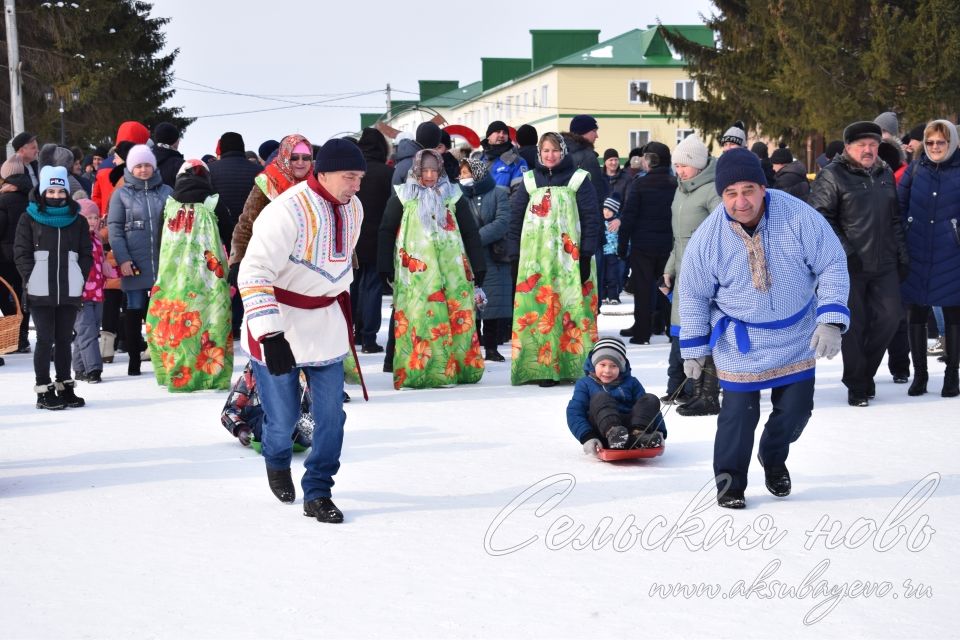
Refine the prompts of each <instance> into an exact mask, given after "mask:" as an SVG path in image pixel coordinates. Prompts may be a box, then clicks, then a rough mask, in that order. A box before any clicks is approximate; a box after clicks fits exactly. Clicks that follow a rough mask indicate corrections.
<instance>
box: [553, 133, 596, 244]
mask: <svg viewBox="0 0 960 640" xmlns="http://www.w3.org/2000/svg"><path fill="white" fill-rule="evenodd" d="M599 129H600V125H599V124H597V119H596V118H594V117H593V116H588V115H583V114H581V115H579V116H574V118H573V119H572V120H570V131H569V132H565V133H562V134H561V135H562V136H563V140H564V142H565V143H566V145H567V153H568V154H569V157H570V161H571V162H572V163H573V168H574V169H583V170H584V171H586V172H587V173H589V174H590V182H591V183H592V184H593V190H594V191H595V192H596V194H597V211H603V201H604V200H606V199H607V184H606V181H605V180H604V179H603V173H602V172H601V170H600V155H599V154H598V153H597V152H596V151H595V150H594V148H593V145H594V143H595V142H596V141H597V137H599V133H598V131H599ZM595 222H596V225H597V228H596V230H595V231H594V233H596V236H597V237H598V238H602V237H603V236H604V232H605V225H604V222H603V216H602V215H600V216H596V221H595ZM601 259H602V258H601Z"/></svg>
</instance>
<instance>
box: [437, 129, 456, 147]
mask: <svg viewBox="0 0 960 640" xmlns="http://www.w3.org/2000/svg"><path fill="white" fill-rule="evenodd" d="M440 144H442V145H443V146H445V147H446V148H447V151H449V150H450V149H451V147H453V140H452V139H451V138H450V134H449V133H447V132H446V131H444V130H443V129H440Z"/></svg>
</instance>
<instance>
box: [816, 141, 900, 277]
mask: <svg viewBox="0 0 960 640" xmlns="http://www.w3.org/2000/svg"><path fill="white" fill-rule="evenodd" d="M807 203H808V204H809V205H810V206H811V207H813V208H814V209H816V210H817V211H819V212H820V213H822V214H823V216H824V217H825V218H826V219H827V222H829V223H830V226H831V227H833V230H834V231H835V232H836V234H837V237H838V238H839V239H840V244H841V245H843V250H844V251H845V252H846V254H847V265H848V267H849V268H850V271H851V272H853V273H856V272H857V271H858V270H860V269H862V270H863V271H866V272H869V273H877V272H885V271H888V270H890V269H893V268H896V266H897V264H898V262H899V263H902V264H907V263H908V262H909V258H908V257H907V248H906V244H905V243H904V238H903V227H902V226H901V225H900V206H899V204H898V202H897V187H896V184H895V182H894V179H893V172H892V171H890V167H889V166H887V163H886V162H883V161H882V160H877V162H876V164H875V165H873V167H871V168H870V169H869V170H867V169H864V168H863V167H860V166H858V165H854V164H853V163H852V162H851V161H850V160H849V159H848V158H847V155H846V153H844V154H841V155H838V156H837V157H835V158H834V159H833V162H831V163H830V164H828V165H827V166H826V167H824V168H823V170H822V171H821V172H820V174H819V175H818V176H817V179H816V180H814V182H813V187H812V188H811V190H810V197H809V198H808V199H807ZM858 263H859V264H858Z"/></svg>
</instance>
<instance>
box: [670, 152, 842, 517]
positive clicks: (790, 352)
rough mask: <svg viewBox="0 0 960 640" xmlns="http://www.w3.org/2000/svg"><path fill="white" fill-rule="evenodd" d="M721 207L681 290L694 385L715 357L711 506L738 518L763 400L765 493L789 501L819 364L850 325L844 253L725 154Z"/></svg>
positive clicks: (744, 155)
mask: <svg viewBox="0 0 960 640" xmlns="http://www.w3.org/2000/svg"><path fill="white" fill-rule="evenodd" d="M715 184H716V189H717V193H718V194H720V197H721V198H722V199H723V204H722V206H719V207H717V208H716V209H715V210H714V211H713V213H711V214H710V216H709V217H708V218H707V219H706V220H704V222H703V223H702V224H701V225H700V227H699V228H698V229H697V230H696V232H695V233H694V234H693V237H692V238H691V239H690V244H689V245H688V246H687V250H686V254H685V255H684V258H683V265H682V271H683V273H684V275H685V276H687V274H690V276H687V277H684V278H683V279H682V280H681V282H680V289H681V290H680V324H681V330H680V349H681V354H682V356H683V358H684V371H685V373H686V374H687V375H688V376H689V377H691V378H694V379H696V378H698V377H699V376H700V375H701V373H702V371H703V362H704V360H705V358H706V357H707V356H708V355H712V356H713V359H714V361H715V363H716V369H717V377H718V378H719V380H720V386H721V388H722V389H723V391H724V393H723V404H722V405H721V408H720V415H719V416H718V417H717V435H716V439H715V442H714V452H713V470H714V475H715V476H716V481H717V502H718V503H719V504H720V506H721V507H727V508H733V509H742V508H743V507H744V506H746V502H745V500H744V490H745V489H746V486H747V470H748V469H749V467H750V456H751V454H752V452H753V436H754V431H755V430H756V427H757V424H758V423H759V421H760V390H761V389H771V390H772V391H771V399H772V402H773V412H772V413H771V414H770V418H769V419H768V420H767V423H766V425H765V426H764V429H763V435H762V436H761V437H760V448H759V456H758V457H759V459H760V464H761V465H763V468H764V474H765V477H766V486H767V489H768V490H769V491H770V493H772V494H773V495H775V496H781V497H782V496H786V495H789V494H790V488H791V484H790V473H789V472H788V471H787V467H786V464H785V463H786V460H787V454H788V453H789V450H790V443H792V442H795V441H796V440H797V438H799V437H800V433H801V432H802V431H803V428H804V427H805V426H806V424H807V421H808V420H809V419H810V415H811V412H812V411H813V387H814V374H815V367H816V359H817V358H818V357H824V356H825V357H827V358H832V357H833V356H835V355H836V354H837V353H838V352H839V351H840V334H841V333H842V332H843V331H845V330H846V328H847V327H848V326H849V323H850V312H849V310H848V309H847V307H846V301H847V293H848V290H849V287H850V282H849V277H848V275H847V265H846V258H845V255H844V251H843V247H842V246H841V245H840V241H839V240H838V239H837V237H836V234H835V233H833V230H832V229H831V228H830V225H829V224H828V223H827V222H826V220H824V218H823V216H821V215H819V214H818V213H817V211H816V210H814V209H812V208H811V207H809V206H807V205H806V204H805V203H804V202H803V201H801V200H798V199H796V198H794V197H793V196H790V195H788V194H786V193H784V192H782V191H778V190H776V189H770V190H767V188H766V186H767V182H766V178H765V177H764V173H763V168H762V167H761V166H760V160H759V159H758V158H757V157H756V156H755V155H753V154H752V153H750V151H748V150H747V149H732V150H730V151H727V152H726V153H724V154H723V155H722V156H721V157H720V160H719V161H718V162H717V171H716V182H715Z"/></svg>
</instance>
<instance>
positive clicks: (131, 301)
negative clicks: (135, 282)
mask: <svg viewBox="0 0 960 640" xmlns="http://www.w3.org/2000/svg"><path fill="white" fill-rule="evenodd" d="M147 291H149V289H132V290H130V291H124V292H123V293H124V294H126V296H127V309H143V310H144V311H146V309H147Z"/></svg>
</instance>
